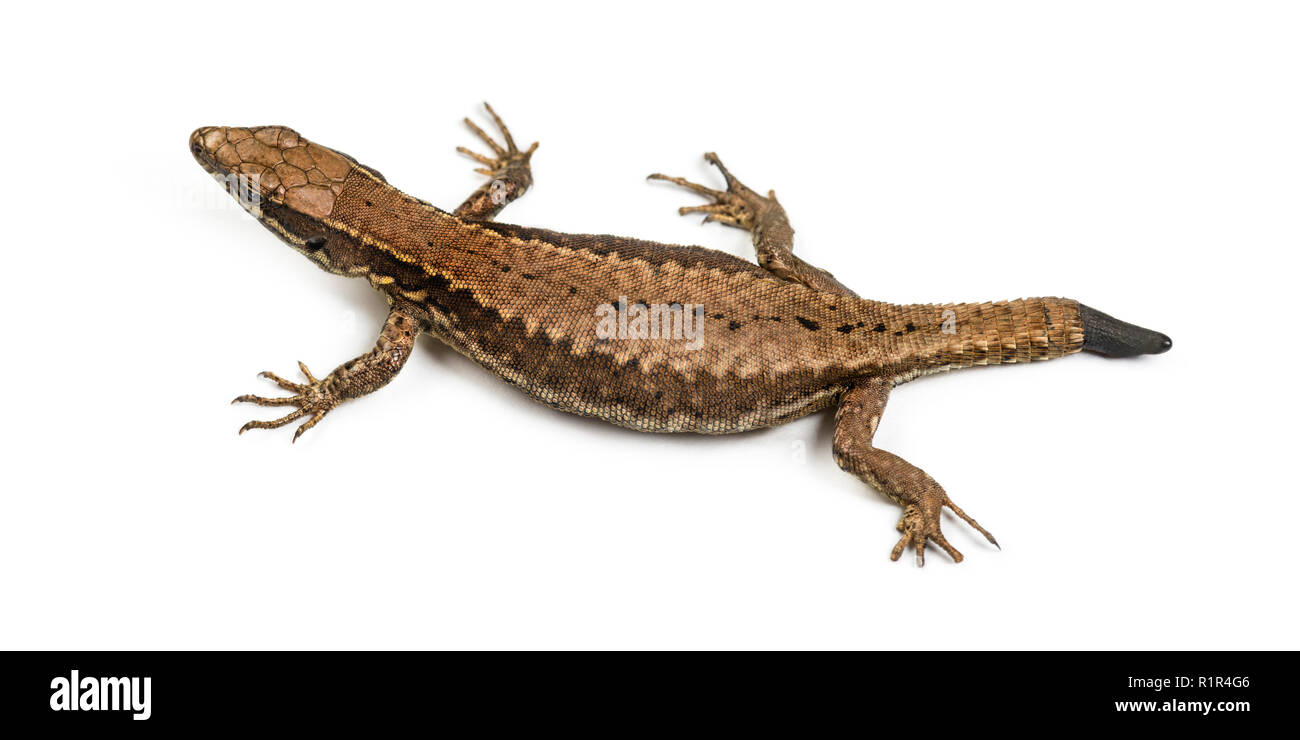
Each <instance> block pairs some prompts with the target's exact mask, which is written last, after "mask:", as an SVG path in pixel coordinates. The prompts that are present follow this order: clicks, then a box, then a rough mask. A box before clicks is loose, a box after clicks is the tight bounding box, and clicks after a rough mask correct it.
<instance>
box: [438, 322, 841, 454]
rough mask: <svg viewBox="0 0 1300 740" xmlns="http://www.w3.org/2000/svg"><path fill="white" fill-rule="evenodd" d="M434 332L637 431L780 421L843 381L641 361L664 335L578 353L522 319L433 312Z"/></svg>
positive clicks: (826, 399)
mask: <svg viewBox="0 0 1300 740" xmlns="http://www.w3.org/2000/svg"><path fill="white" fill-rule="evenodd" d="M433 333H434V334H435V335H436V336H437V337H438V338H439V339H441V340H442V341H444V342H446V343H447V344H449V345H451V346H452V347H453V348H455V349H456V350H457V351H459V352H460V353H461V354H464V355H465V356H466V357H468V358H470V359H471V360H473V361H474V362H475V363H477V364H479V365H480V366H482V367H484V368H485V369H487V370H489V371H490V372H492V373H493V374H495V375H496V376H497V377H499V378H501V379H502V380H504V381H505V382H507V383H509V384H511V385H513V386H516V387H517V388H519V389H520V390H521V391H523V392H524V393H526V394H528V395H529V396H531V397H532V398H533V399H535V400H537V401H540V402H541V403H544V404H546V405H547V406H550V407H551V408H554V409H557V410H560V411H564V412H567V413H572V414H577V415H580V416H588V417H594V418H597V419H601V420H603V421H607V422H609V423H611V424H617V425H619V426H623V427H627V428H630V429H634V430H637V431H644V432H696V433H703V434H729V433H736V432H744V431H749V430H753V429H759V428H762V427H768V426H773V425H776V424H782V423H785V422H787V421H792V420H794V419H797V418H799V417H802V416H805V415H807V414H810V413H814V412H816V411H820V410H823V409H825V408H827V407H828V406H829V405H830V404H831V403H832V402H833V401H834V399H835V398H836V396H837V395H838V394H839V393H840V392H841V391H842V390H843V389H844V387H845V383H844V379H842V378H837V377H835V376H834V374H828V373H818V372H814V371H812V370H809V369H806V368H803V369H794V370H787V371H784V372H776V371H775V370H773V369H771V368H768V369H766V370H760V371H759V372H752V373H749V374H747V375H744V376H742V375H741V374H740V373H739V372H738V371H736V370H735V369H732V370H730V371H725V372H716V371H711V370H709V369H701V368H698V367H690V366H687V367H680V366H674V365H673V364H671V363H667V362H653V363H652V362H649V361H645V358H646V357H647V356H649V355H653V354H654V353H655V351H654V350H650V349H648V348H639V347H637V346H636V345H637V344H638V343H642V342H644V343H653V342H655V341H662V340H611V341H610V342H609V343H607V345H606V347H607V349H608V350H609V351H603V352H602V351H595V352H589V353H582V354H579V353H576V352H575V351H574V347H573V344H572V343H571V342H569V341H567V340H558V341H557V340H552V339H550V338H549V337H548V335H547V333H546V332H539V331H535V332H532V333H529V332H527V331H526V330H525V329H524V327H523V326H522V325H515V326H511V325H510V324H501V325H499V326H498V327H497V328H496V329H495V330H493V331H488V332H483V331H480V330H477V329H476V330H472V331H466V330H465V329H464V328H463V327H458V326H457V325H456V324H455V323H453V322H447V321H439V320H436V319H435V321H434V329H433ZM620 344H622V345H623V346H621V347H620V346H618V345H620ZM769 346H770V347H772V348H775V347H776V346H777V345H775V344H773V345H769ZM699 351H702V352H703V351H705V350H704V349H703V348H701V349H700V350H699ZM754 362H755V363H757V364H758V365H764V366H766V365H768V364H769V363H766V362H763V361H762V360H761V359H755V360H754ZM771 364H772V365H775V364H776V363H771Z"/></svg>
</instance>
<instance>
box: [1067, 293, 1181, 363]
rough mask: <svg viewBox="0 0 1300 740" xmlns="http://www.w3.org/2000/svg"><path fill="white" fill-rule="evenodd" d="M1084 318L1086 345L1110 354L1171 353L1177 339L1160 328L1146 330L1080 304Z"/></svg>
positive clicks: (1120, 355)
mask: <svg viewBox="0 0 1300 740" xmlns="http://www.w3.org/2000/svg"><path fill="white" fill-rule="evenodd" d="M1079 318H1080V319H1081V320H1082V321H1083V348H1084V349H1085V350H1087V351H1089V352H1096V353H1097V354H1101V355H1106V356H1107V357H1136V356H1138V355H1158V354H1160V353H1161V352H1168V351H1169V348H1170V347H1173V346H1174V340H1172V339H1170V338H1169V337H1168V335H1165V334H1161V333H1160V332H1158V331H1152V330H1150V329H1143V328H1142V327H1140V326H1135V325H1133V324H1130V323H1128V322H1125V321H1120V320H1119V319H1117V318H1115V317H1113V316H1108V315H1107V314H1104V313H1102V312H1101V311H1098V310H1097V309H1095V308H1090V307H1088V306H1085V305H1083V304H1082V303H1080V304H1079Z"/></svg>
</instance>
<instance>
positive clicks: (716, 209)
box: [647, 152, 776, 230]
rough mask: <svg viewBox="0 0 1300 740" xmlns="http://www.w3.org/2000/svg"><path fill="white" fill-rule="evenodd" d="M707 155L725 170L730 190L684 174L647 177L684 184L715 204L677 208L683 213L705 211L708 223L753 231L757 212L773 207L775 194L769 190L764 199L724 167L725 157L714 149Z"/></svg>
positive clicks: (724, 175)
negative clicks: (691, 178) (717, 187)
mask: <svg viewBox="0 0 1300 740" xmlns="http://www.w3.org/2000/svg"><path fill="white" fill-rule="evenodd" d="M704 158H705V160H707V161H708V162H709V163H710V164H712V165H713V166H715V167H717V168H718V170H719V171H720V172H721V173H722V176H723V178H725V179H726V181H727V189H726V190H725V191H722V190H714V189H713V188H709V187H705V186H704V185H700V184H698V183H694V182H691V181H690V180H687V179H686V178H684V177H669V176H668V175H663V174H660V173H658V172H656V173H654V174H653V175H650V176H649V177H648V178H647V179H649V180H663V181H664V182H671V183H673V184H674V185H679V186H681V187H684V188H686V189H687V190H690V191H691V192H693V193H697V194H699V195H702V196H704V197H705V198H708V199H709V200H711V201H713V202H712V203H708V204H706V205H702V206H683V207H681V208H678V209H677V212H678V213H679V214H681V215H683V216H684V215H686V214H689V213H705V214H708V215H707V216H705V218H704V223H706V224H707V223H721V224H727V225H728V226H735V227H736V228H739V229H746V230H752V228H753V227H754V224H755V223H756V214H759V213H761V212H763V211H764V210H765V209H767V208H769V207H770V206H772V205H773V204H774V203H775V202H776V194H775V193H773V192H771V191H768V193H769V194H768V197H767V198H764V197H763V196H761V195H759V194H758V193H755V192H754V191H753V190H750V189H749V188H747V187H745V185H744V183H742V182H740V180H737V179H736V176H735V175H733V174H731V171H730V170H728V169H727V168H726V167H725V166H723V164H722V160H720V159H718V155H716V154H714V153H713V152H709V153H707V154H705V155H704ZM768 201H771V202H768Z"/></svg>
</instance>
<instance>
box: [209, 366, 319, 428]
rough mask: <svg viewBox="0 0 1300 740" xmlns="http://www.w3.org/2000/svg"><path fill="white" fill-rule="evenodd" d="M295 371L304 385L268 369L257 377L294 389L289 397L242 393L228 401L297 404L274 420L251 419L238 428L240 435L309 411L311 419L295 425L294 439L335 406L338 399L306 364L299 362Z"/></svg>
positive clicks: (289, 389)
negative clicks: (290, 410) (294, 408)
mask: <svg viewBox="0 0 1300 740" xmlns="http://www.w3.org/2000/svg"><path fill="white" fill-rule="evenodd" d="M298 370H299V371H300V372H301V373H302V375H303V377H304V378H306V379H307V383H306V384H301V383H294V382H292V381H289V380H285V379H284V378H281V377H280V376H279V375H276V374H275V373H273V372H269V371H267V372H263V373H259V375H260V376H262V377H264V378H268V379H270V380H272V381H274V382H275V384H276V385H278V386H280V387H281V388H283V389H285V390H287V391H291V392H293V393H294V395H292V396H286V397H284V398H266V397H263V396H254V395H244V396H239V397H237V398H236V399H235V400H233V401H231V403H252V404H257V405H258V406H297V407H298V408H297V410H295V411H293V412H291V413H289V414H288V415H286V416H282V417H280V418H279V419H276V420H274V421H260V420H255V421H250V422H248V423H247V424H245V425H244V426H242V427H240V428H239V433H240V434H243V433H244V432H246V431H248V430H249V429H278V428H280V427H282V426H284V425H286V424H288V423H290V422H292V421H296V420H298V419H301V418H302V417H304V416H307V415H308V414H311V415H312V418H311V419H309V420H308V421H307V423H305V424H303V425H302V426H300V427H298V430H297V432H295V433H294V435H293V439H294V441H295V442H296V441H297V440H298V438H299V437H301V436H302V433H303V432H305V431H307V430H308V429H311V428H312V427H314V426H316V424H317V422H319V421H320V420H321V419H322V418H324V417H325V414H328V413H329V412H330V410H332V409H333V408H334V407H335V406H337V405H338V401H337V400H336V399H335V398H334V396H333V395H331V391H330V390H329V389H328V388H327V387H326V386H325V383H324V382H323V381H321V380H318V379H317V378H316V376H315V375H312V374H311V370H309V369H308V368H307V365H306V364H305V363H303V362H299V363H298Z"/></svg>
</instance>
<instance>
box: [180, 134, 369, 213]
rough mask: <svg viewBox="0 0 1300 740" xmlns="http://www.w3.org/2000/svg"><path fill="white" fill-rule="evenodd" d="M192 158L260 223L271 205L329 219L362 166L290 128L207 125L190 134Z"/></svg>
mask: <svg viewBox="0 0 1300 740" xmlns="http://www.w3.org/2000/svg"><path fill="white" fill-rule="evenodd" d="M190 153H191V154H193V155H194V158H195V159H196V160H198V162H199V164H200V165H202V166H203V169H205V170H207V171H208V172H209V173H211V174H212V175H213V176H214V177H216V178H217V179H218V180H222V181H223V183H224V185H225V186H226V188H227V190H228V191H229V192H230V193H231V195H233V196H235V197H236V198H237V199H239V200H240V202H241V203H242V204H243V205H244V207H245V208H248V209H249V210H250V211H252V212H253V213H254V215H256V216H258V217H259V218H261V217H262V214H261V213H259V210H260V208H261V206H262V205H263V203H264V202H265V201H269V202H270V203H272V204H274V205H276V206H282V207H283V208H286V209H288V210H289V211H291V212H292V213H294V214H296V215H299V216H302V217H306V218H307V219H311V220H315V221H319V220H320V219H324V218H327V217H328V216H329V215H330V212H331V211H333V210H334V200H335V198H336V197H337V196H338V194H339V192H340V191H342V189H343V181H344V180H345V179H346V178H347V176H348V174H349V173H351V171H352V168H353V167H354V166H355V165H356V161H355V160H353V159H352V158H351V157H349V156H347V155H345V154H340V153H339V152H336V151H334V150H333V149H330V148H328V147H323V146H321V145H320V144H315V143H313V142H310V141H307V140H306V139H304V138H303V137H302V136H299V135H298V132H297V131H294V130H293V129H291V128H288V127H287V126H255V127H252V128H239V127H233V126H205V127H204V128H200V129H198V130H196V131H195V132H194V133H192V134H190ZM277 210H279V209H277Z"/></svg>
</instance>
